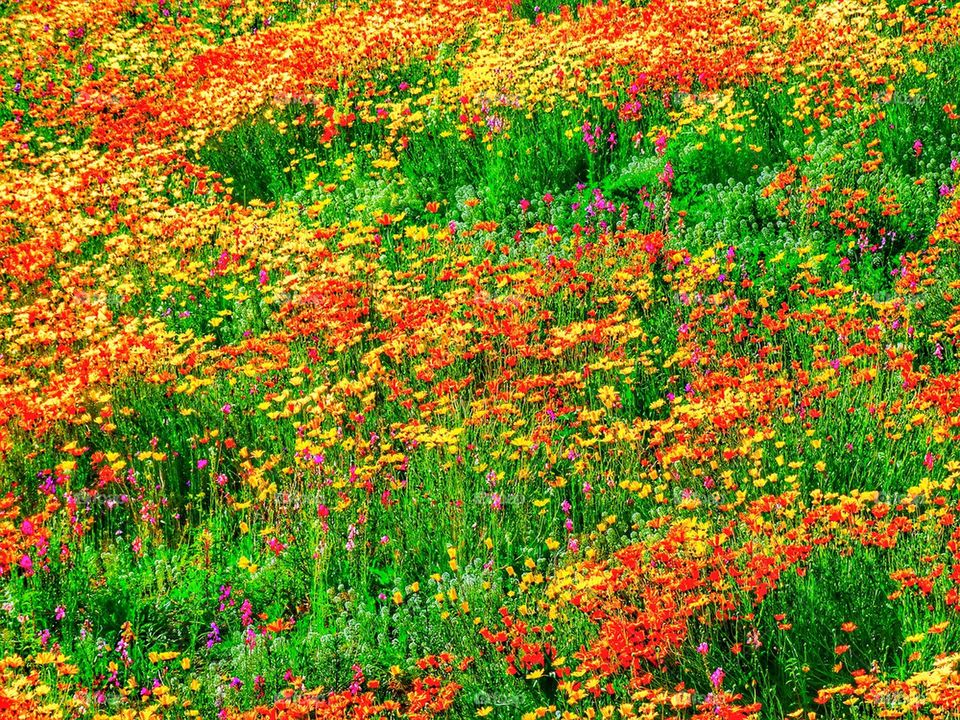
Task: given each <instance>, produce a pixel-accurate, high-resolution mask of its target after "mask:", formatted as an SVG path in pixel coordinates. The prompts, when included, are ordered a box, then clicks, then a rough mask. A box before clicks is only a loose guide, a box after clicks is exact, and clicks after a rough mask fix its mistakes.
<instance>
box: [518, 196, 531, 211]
mask: <svg viewBox="0 0 960 720" xmlns="http://www.w3.org/2000/svg"><path fill="white" fill-rule="evenodd" d="M520 209H521V210H522V211H523V212H526V211H527V210H529V209H530V201H529V200H527V199H526V198H524V199H523V200H521V201H520Z"/></svg>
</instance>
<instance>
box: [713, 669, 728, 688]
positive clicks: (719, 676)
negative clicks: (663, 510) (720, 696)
mask: <svg viewBox="0 0 960 720" xmlns="http://www.w3.org/2000/svg"><path fill="white" fill-rule="evenodd" d="M725 676H726V673H725V672H724V671H723V668H717V669H716V670H714V671H713V674H712V675H710V682H711V684H712V685H713V686H714V687H715V688H719V687H720V683H722V682H723V678H724V677H725Z"/></svg>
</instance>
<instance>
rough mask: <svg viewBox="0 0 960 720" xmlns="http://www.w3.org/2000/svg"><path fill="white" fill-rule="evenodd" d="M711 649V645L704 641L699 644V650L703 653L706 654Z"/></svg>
mask: <svg viewBox="0 0 960 720" xmlns="http://www.w3.org/2000/svg"><path fill="white" fill-rule="evenodd" d="M709 649H710V646H709V645H707V644H706V643H705V642H702V643H700V644H699V645H697V652H698V653H700V654H701V655H706V654H707V651H708V650H709Z"/></svg>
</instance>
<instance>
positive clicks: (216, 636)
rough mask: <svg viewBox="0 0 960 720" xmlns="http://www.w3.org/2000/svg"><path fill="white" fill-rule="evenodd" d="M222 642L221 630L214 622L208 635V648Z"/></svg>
mask: <svg viewBox="0 0 960 720" xmlns="http://www.w3.org/2000/svg"><path fill="white" fill-rule="evenodd" d="M220 641H221V640H220V628H218V627H217V624H216V623H215V622H212V623H210V632H208V633H207V648H208V649H209V648H212V647H213V646H214V645H216V644H217V643H219V642H220Z"/></svg>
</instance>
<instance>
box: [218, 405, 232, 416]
mask: <svg viewBox="0 0 960 720" xmlns="http://www.w3.org/2000/svg"><path fill="white" fill-rule="evenodd" d="M220 410H221V411H222V412H223V414H224V415H229V414H230V411H231V410H233V408H232V407H230V403H227V404H226V405H224V406H223V407H222V408H220Z"/></svg>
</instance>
